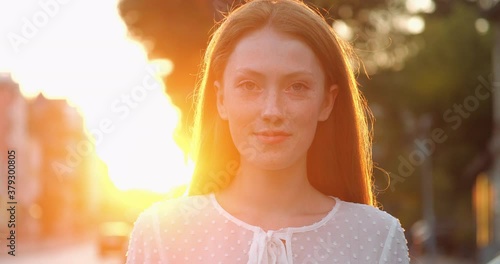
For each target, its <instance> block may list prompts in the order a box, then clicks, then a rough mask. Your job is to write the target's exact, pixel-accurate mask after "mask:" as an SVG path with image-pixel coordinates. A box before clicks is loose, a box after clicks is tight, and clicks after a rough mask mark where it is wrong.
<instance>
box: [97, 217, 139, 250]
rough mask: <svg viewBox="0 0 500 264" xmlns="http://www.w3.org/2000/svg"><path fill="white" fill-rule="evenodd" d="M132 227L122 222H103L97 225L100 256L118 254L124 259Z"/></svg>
mask: <svg viewBox="0 0 500 264" xmlns="http://www.w3.org/2000/svg"><path fill="white" fill-rule="evenodd" d="M131 231H132V226H131V225H130V224H129V223H127V222H123V221H114V222H104V223H101V224H100V225H99V230H98V251H99V255H100V256H105V255H107V254H112V253H117V254H118V253H120V254H123V257H125V253H126V252H127V246H128V240H129V237H130V232H131Z"/></svg>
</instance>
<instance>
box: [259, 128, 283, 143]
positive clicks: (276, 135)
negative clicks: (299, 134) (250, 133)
mask: <svg viewBox="0 0 500 264" xmlns="http://www.w3.org/2000/svg"><path fill="white" fill-rule="evenodd" d="M255 135H256V136H257V138H258V139H259V140H260V141H261V142H263V143H265V144H277V143H281V142H283V141H285V140H286V139H287V138H289V137H290V135H291V134H290V133H287V132H285V131H281V130H265V131H260V132H257V133H255Z"/></svg>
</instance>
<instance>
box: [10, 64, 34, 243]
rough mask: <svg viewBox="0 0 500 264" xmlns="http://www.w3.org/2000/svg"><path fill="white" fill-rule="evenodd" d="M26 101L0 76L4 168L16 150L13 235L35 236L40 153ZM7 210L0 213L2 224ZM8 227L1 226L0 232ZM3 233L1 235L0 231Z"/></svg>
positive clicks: (12, 84) (13, 84) (15, 87)
mask: <svg viewBox="0 0 500 264" xmlns="http://www.w3.org/2000/svg"><path fill="white" fill-rule="evenodd" d="M28 104H29V103H28V101H27V100H26V99H25V98H24V97H22V95H21V93H20V91H19V86H18V85H17V83H15V82H14V81H13V80H12V78H11V76H10V75H9V74H6V73H0V150H1V151H0V162H1V164H2V165H1V166H0V167H1V168H5V165H7V162H8V155H7V151H8V150H14V151H15V156H16V159H15V162H16V164H15V165H16V175H15V176H16V180H15V185H14V187H15V201H17V203H18V204H17V205H16V220H17V223H18V224H17V225H16V232H17V233H18V234H19V235H21V236H23V237H28V236H34V235H36V234H37V233H38V231H39V228H40V227H39V225H38V219H37V217H38V214H37V210H36V208H37V206H36V200H37V199H38V197H39V195H40V193H41V188H40V187H41V186H40V174H39V171H40V166H41V159H42V154H41V150H40V146H39V142H38V141H37V140H35V139H34V138H33V137H32V136H31V135H30V133H29V131H28ZM0 175H1V176H0V186H2V188H0V201H1V202H2V205H6V204H7V203H6V200H7V199H8V196H7V170H6V169H2V170H1V171H0ZM6 213H7V211H6V210H5V209H4V210H1V213H0V218H1V219H2V223H6V222H7V220H6V219H5V218H6V217H8V216H7V214H6ZM5 228H7V226H6V225H1V226H0V231H5V230H3V229H5ZM1 233H3V232H1Z"/></svg>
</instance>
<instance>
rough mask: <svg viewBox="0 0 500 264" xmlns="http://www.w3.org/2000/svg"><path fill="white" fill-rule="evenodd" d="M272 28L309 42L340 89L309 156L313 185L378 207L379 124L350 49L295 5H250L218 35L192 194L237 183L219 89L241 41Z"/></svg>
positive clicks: (201, 83)
mask: <svg viewBox="0 0 500 264" xmlns="http://www.w3.org/2000/svg"><path fill="white" fill-rule="evenodd" d="M265 26H269V27H271V28H273V29H274V30H276V31H278V32H282V33H286V34H290V35H293V36H296V37H298V38H300V39H301V40H302V41H304V43H306V44H307V45H308V46H309V47H310V48H311V49H312V50H313V51H314V53H315V54H316V56H317V57H318V59H319V60H320V61H321V64H322V67H323V70H324V71H325V74H326V87H330V86H331V85H332V84H336V85H338V87H339V91H338V95H337V98H336V100H335V104H334V107H333V110H332V113H331V114H330V116H329V118H328V119H327V120H326V121H324V122H319V123H318V127H317V130H316V135H315V137H314V140H313V142H312V145H311V147H310V149H309V150H308V154H307V174H308V179H309V182H310V183H311V185H313V186H314V187H315V188H316V189H317V190H319V191H320V192H322V193H324V194H325V195H332V196H336V197H338V198H340V199H342V200H344V201H349V202H356V203H364V204H370V205H374V204H375V198H374V196H373V192H372V184H373V183H372V169H373V163H372V157H371V130H370V127H369V126H370V124H371V122H369V121H370V118H371V117H372V116H371V112H370V111H369V109H368V107H367V104H366V101H365V99H364V97H363V96H362V94H361V93H360V91H359V90H358V87H357V83H356V80H355V76H354V73H353V70H352V67H351V64H350V63H351V62H352V61H350V58H352V56H351V55H352V52H351V47H350V45H349V44H348V43H346V42H344V41H342V40H341V39H339V38H338V37H337V35H336V34H335V32H334V31H333V29H332V27H331V26H330V25H328V23H327V22H326V21H325V19H324V18H323V17H322V16H321V15H320V14H319V13H318V12H316V11H315V10H314V9H312V8H310V7H309V6H307V5H306V4H304V3H303V2H300V1H295V0H254V1H249V2H247V3H245V4H243V5H241V6H240V7H238V8H236V9H235V10H233V11H232V12H230V14H229V15H228V16H226V18H225V19H224V20H223V21H222V23H221V24H220V25H219V27H218V28H217V30H216V31H215V32H214V34H213V36H212V38H211V40H210V43H209V45H208V47H207V50H206V53H205V57H204V61H203V64H202V69H201V71H200V74H199V80H198V86H197V89H196V91H195V94H194V98H195V122H194V127H193V148H192V152H191V155H192V158H193V159H194V161H195V164H196V165H195V170H194V174H193V178H192V182H191V185H190V188H189V194H191V195H195V194H205V193H209V192H212V191H216V190H218V189H221V188H224V187H226V186H227V184H229V182H230V181H231V179H232V177H234V173H235V167H237V162H239V153H238V151H237V150H236V147H235V146H234V144H233V142H232V140H231V135H230V133H229V127H228V124H227V122H226V121H224V120H222V119H221V118H220V117H219V115H218V112H217V105H216V92H215V88H213V83H214V81H215V80H217V79H220V78H221V77H222V72H223V71H224V68H225V66H226V64H227V60H228V58H229V56H230V55H231V52H232V51H233V49H234V47H235V45H236V44H237V43H238V41H239V40H240V39H241V38H242V36H244V35H246V34H249V33H250V32H253V31H255V30H258V29H261V28H263V27H265ZM326 87H325V88H326ZM248 151H253V150H252V149H251V148H249V149H248Z"/></svg>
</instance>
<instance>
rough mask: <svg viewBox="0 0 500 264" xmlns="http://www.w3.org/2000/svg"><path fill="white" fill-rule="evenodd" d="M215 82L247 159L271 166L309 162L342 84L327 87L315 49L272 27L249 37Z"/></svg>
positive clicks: (224, 114) (221, 111) (220, 106)
mask: <svg viewBox="0 0 500 264" xmlns="http://www.w3.org/2000/svg"><path fill="white" fill-rule="evenodd" d="M214 85H215V87H216V89H217V107H218V111H219V115H220V117H221V118H222V119H224V120H227V121H228V123H229V129H230V132H231V136H232V139H233V142H234V144H235V146H236V148H237V149H238V151H239V153H240V156H241V162H242V163H243V162H245V163H247V164H248V163H250V164H252V165H253V166H257V167H259V168H261V169H267V170H279V169H285V168H287V167H290V166H293V165H294V164H297V163H298V162H304V164H305V160H306V157H307V150H308V149H309V146H310V145H311V143H312V140H313V138H314V135H315V132H316V126H317V123H318V121H324V120H326V119H327V118H328V116H329V115H330V112H331V110H332V107H333V103H334V101H335V96H336V94H337V87H336V86H331V87H327V88H326V89H325V73H324V72H323V69H322V67H321V64H320V61H319V60H318V58H316V56H315V54H314V52H313V51H312V50H311V49H310V48H309V47H308V46H307V45H306V44H305V43H304V42H302V41H300V40H299V39H297V38H294V37H292V36H289V35H286V34H282V33H279V32H276V31H275V30H273V29H271V28H264V29H261V30H258V31H255V32H252V33H250V34H248V35H246V36H245V37H243V38H242V39H241V40H240V41H239V42H238V44H237V45H236V47H235V49H234V51H233V52H232V54H231V55H230V57H229V59H228V62H227V65H226V68H225V69H224V73H223V77H222V80H218V81H216V82H215V84H214Z"/></svg>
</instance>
